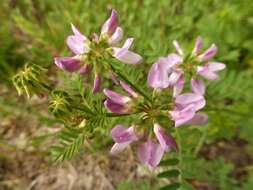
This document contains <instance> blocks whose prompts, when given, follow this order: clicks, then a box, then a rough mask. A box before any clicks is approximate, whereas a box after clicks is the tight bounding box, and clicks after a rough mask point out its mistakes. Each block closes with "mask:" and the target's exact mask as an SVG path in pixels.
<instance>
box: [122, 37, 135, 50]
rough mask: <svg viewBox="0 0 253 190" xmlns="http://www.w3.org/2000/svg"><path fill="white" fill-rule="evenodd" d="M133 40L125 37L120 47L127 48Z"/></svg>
mask: <svg viewBox="0 0 253 190" xmlns="http://www.w3.org/2000/svg"><path fill="white" fill-rule="evenodd" d="M133 42H134V38H127V39H126V41H125V43H124V45H123V46H122V48H124V49H129V48H130V47H131V45H132V44H133Z"/></svg>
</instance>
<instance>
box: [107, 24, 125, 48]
mask: <svg viewBox="0 0 253 190" xmlns="http://www.w3.org/2000/svg"><path fill="white" fill-rule="evenodd" d="M122 37H123V29H122V28H121V27H117V29H116V31H115V32H114V34H113V35H112V36H111V37H110V38H109V39H108V43H109V44H110V45H116V44H118V43H119V42H120V40H121V39H122Z"/></svg>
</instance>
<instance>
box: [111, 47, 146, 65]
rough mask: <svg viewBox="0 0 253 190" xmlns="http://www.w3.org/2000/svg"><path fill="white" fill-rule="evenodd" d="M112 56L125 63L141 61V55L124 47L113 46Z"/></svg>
mask: <svg viewBox="0 0 253 190" xmlns="http://www.w3.org/2000/svg"><path fill="white" fill-rule="evenodd" d="M113 56H114V57H115V58H116V59H118V60H120V61H122V62H123V63H127V64H138V63H140V62H141V61H142V57H141V56H140V55H139V54H137V53H134V52H132V51H129V50H128V49H126V48H113Z"/></svg>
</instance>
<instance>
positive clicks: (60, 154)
mask: <svg viewBox="0 0 253 190" xmlns="http://www.w3.org/2000/svg"><path fill="white" fill-rule="evenodd" d="M79 127H80V128H74V127H70V126H69V127H68V126H65V129H64V130H62V131H61V132H60V133H59V135H58V139H59V145H56V146H52V148H51V153H52V156H53V161H55V162H62V161H64V160H69V159H71V158H73V156H75V155H76V154H77V153H78V152H79V150H80V148H81V146H82V145H83V143H84V140H85V134H84V126H82V125H80V126H79Z"/></svg>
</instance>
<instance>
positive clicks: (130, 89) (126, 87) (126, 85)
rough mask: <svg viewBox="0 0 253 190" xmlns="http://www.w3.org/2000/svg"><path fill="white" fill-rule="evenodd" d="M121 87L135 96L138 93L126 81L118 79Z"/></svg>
mask: <svg viewBox="0 0 253 190" xmlns="http://www.w3.org/2000/svg"><path fill="white" fill-rule="evenodd" d="M119 83H120V85H121V87H122V88H123V89H124V90H125V91H126V92H128V93H129V94H130V95H131V96H133V97H135V98H137V97H138V94H137V93H136V92H135V91H134V90H133V89H132V88H131V87H130V86H129V85H128V84H126V83H124V82H123V81H119Z"/></svg>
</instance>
